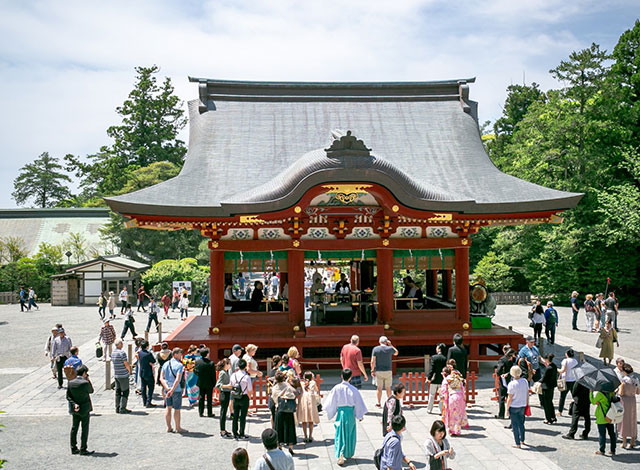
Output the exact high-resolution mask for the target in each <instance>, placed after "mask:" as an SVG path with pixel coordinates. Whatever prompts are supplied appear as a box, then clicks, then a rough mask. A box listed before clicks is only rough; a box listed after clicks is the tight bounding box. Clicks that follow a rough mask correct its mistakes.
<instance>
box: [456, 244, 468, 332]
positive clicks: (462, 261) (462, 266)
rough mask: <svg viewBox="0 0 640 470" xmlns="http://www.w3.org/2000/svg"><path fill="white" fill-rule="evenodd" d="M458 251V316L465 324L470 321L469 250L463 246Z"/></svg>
mask: <svg viewBox="0 0 640 470" xmlns="http://www.w3.org/2000/svg"><path fill="white" fill-rule="evenodd" d="M455 250H456V316H457V317H458V320H460V321H463V322H468V321H469V248H468V247H466V246H461V247H458V248H456V249H455Z"/></svg>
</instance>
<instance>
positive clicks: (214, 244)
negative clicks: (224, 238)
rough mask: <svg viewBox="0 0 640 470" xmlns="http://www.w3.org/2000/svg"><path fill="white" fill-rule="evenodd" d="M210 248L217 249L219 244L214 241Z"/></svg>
mask: <svg viewBox="0 0 640 470" xmlns="http://www.w3.org/2000/svg"><path fill="white" fill-rule="evenodd" d="M211 246H212V247H213V248H218V247H219V246H220V243H218V242H215V241H214V242H213V243H211Z"/></svg>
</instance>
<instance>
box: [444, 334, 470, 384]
mask: <svg viewBox="0 0 640 470" xmlns="http://www.w3.org/2000/svg"><path fill="white" fill-rule="evenodd" d="M462 342H463V339H462V335H461V334H460V333H456V334H455V335H453V346H452V347H451V348H449V351H447V361H448V360H449V359H455V361H456V369H458V371H459V372H460V375H462V378H463V379H466V377H467V349H466V348H465V347H464V344H462Z"/></svg>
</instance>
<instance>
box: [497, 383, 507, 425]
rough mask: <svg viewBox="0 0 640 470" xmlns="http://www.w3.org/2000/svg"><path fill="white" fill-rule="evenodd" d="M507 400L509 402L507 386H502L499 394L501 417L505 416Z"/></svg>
mask: <svg viewBox="0 0 640 470" xmlns="http://www.w3.org/2000/svg"><path fill="white" fill-rule="evenodd" d="M506 402H507V389H506V388H505V387H500V390H499V394H498V417H499V418H504V415H505V405H506Z"/></svg>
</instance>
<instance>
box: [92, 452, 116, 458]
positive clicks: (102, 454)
mask: <svg viewBox="0 0 640 470" xmlns="http://www.w3.org/2000/svg"><path fill="white" fill-rule="evenodd" d="M117 456H118V453H117V452H94V453H93V454H92V455H91V457H117Z"/></svg>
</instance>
